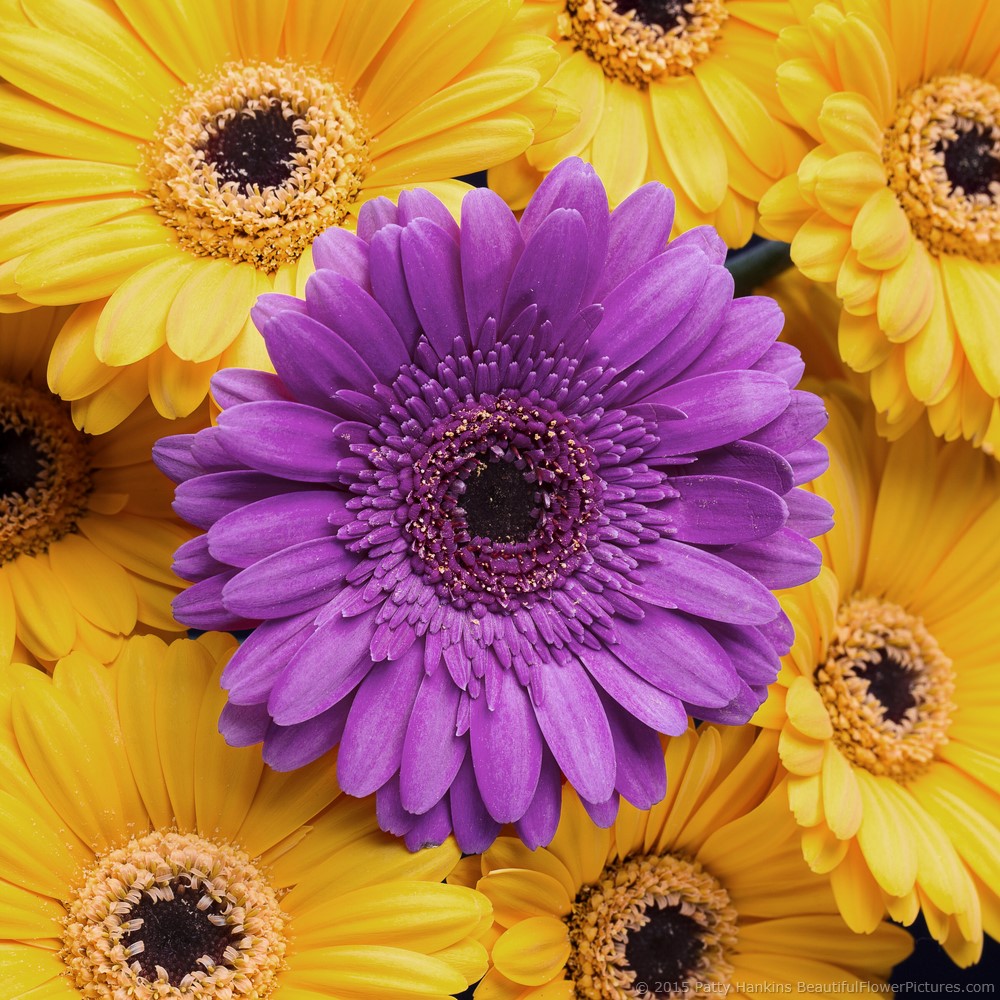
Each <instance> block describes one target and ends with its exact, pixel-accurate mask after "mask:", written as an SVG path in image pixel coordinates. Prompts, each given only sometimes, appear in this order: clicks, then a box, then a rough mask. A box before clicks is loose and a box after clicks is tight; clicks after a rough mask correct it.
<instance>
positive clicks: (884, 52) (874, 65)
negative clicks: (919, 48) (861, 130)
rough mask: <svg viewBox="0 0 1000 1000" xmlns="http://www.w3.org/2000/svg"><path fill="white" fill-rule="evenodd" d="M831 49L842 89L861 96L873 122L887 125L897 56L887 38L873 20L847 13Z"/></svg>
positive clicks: (894, 87) (892, 97)
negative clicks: (871, 110)
mask: <svg viewBox="0 0 1000 1000" xmlns="http://www.w3.org/2000/svg"><path fill="white" fill-rule="evenodd" d="M834 47H835V50H836V53H837V65H838V68H839V69H840V77H841V80H842V82H843V87H842V88H841V89H842V90H847V91H853V92H854V93H857V94H863V95H864V96H865V97H867V98H868V100H869V101H871V103H872V105H873V107H874V108H875V116H876V120H877V121H880V122H888V121H889V120H890V115H891V114H892V112H893V110H894V108H895V104H896V57H895V52H894V50H893V48H892V43H891V42H890V41H889V39H888V37H887V36H886V35H885V33H884V32H883V31H882V30H881V29H880V28H879V27H878V25H877V24H876V23H875V22H874V21H871V20H868V19H867V18H865V19H862V18H861V17H859V16H858V15H856V14H849V15H848V16H847V19H846V20H845V22H844V24H843V26H842V27H841V28H840V30H839V31H838V32H837V35H836V39H835V41H834Z"/></svg>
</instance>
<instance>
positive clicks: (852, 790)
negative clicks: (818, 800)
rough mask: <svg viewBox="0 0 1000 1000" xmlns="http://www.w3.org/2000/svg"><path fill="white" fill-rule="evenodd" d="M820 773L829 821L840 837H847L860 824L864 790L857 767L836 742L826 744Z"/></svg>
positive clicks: (852, 834) (824, 803)
mask: <svg viewBox="0 0 1000 1000" xmlns="http://www.w3.org/2000/svg"><path fill="white" fill-rule="evenodd" d="M821 777H822V782H823V813H824V815H825V816H826V824H827V826H828V827H829V828H830V830H831V832H833V833H834V834H835V835H836V836H838V837H840V839H841V840H848V839H849V838H851V837H853V836H854V835H855V834H856V833H857V832H858V827H860V826H861V817H862V815H863V809H862V805H861V793H860V792H859V791H858V782H857V779H856V778H855V776H854V768H853V767H852V766H851V765H850V764H849V763H848V762H847V761H846V760H845V759H844V756H843V754H841V752H840V750H839V749H838V748H837V747H835V746H834V745H833V743H827V745H826V754H825V755H824V757H823V770H822V772H821Z"/></svg>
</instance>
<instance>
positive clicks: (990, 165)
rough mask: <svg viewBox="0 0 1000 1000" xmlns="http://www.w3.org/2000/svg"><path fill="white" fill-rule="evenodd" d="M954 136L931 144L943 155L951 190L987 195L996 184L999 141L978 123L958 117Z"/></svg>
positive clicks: (999, 173)
mask: <svg viewBox="0 0 1000 1000" xmlns="http://www.w3.org/2000/svg"><path fill="white" fill-rule="evenodd" d="M956 131H957V133H958V134H957V138H955V139H950V140H944V139H942V140H941V141H939V142H938V143H937V145H936V147H935V149H936V151H937V152H938V153H941V154H942V155H943V156H944V170H945V173H946V174H947V175H948V181H949V183H950V184H951V187H952V190H957V189H958V188H961V189H962V191H963V192H965V194H967V195H972V194H984V195H989V194H991V193H992V192H991V186H992V185H994V184H997V183H1000V143H998V142H997V141H996V140H995V139H994V137H993V136H992V134H991V133H990V130H988V129H987V128H986V127H985V126H984V125H982V124H981V123H979V122H973V121H969V120H968V119H967V118H959V119H958V121H957V129H956Z"/></svg>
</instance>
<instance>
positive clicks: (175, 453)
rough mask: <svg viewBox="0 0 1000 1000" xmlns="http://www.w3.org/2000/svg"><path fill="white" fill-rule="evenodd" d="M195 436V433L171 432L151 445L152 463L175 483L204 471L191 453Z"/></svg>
mask: <svg viewBox="0 0 1000 1000" xmlns="http://www.w3.org/2000/svg"><path fill="white" fill-rule="evenodd" d="M195 437H196V435H195V434H172V435H171V436H170V437H165V438H160V440H159V441H157V442H156V444H154V445H153V463H154V464H155V465H156V467H157V468H158V469H159V470H160V472H162V473H163V474H164V475H165V476H166V477H167V478H168V479H170V480H172V481H173V482H175V483H183V482H185V481H186V480H188V479H192V478H193V477H194V476H200V475H201V474H202V473H203V472H204V471H205V470H204V469H203V468H202V467H201V465H200V463H198V462H197V461H196V460H195V458H194V457H193V456H192V454H191V444H192V442H193V441H194V439H195Z"/></svg>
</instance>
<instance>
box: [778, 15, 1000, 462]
mask: <svg viewBox="0 0 1000 1000" xmlns="http://www.w3.org/2000/svg"><path fill="white" fill-rule="evenodd" d="M998 36H1000V8H998V7H997V5H996V4H994V3H989V2H987V0H970V2H969V3H964V4H961V5H958V6H956V5H953V4H949V3H946V2H941V0H915V2H913V3H907V4H902V3H895V2H892V0H864V2H862V3H852V4H845V3H842V2H839V0H838V2H836V3H821V4H819V5H818V6H816V8H815V10H814V11H813V12H812V14H811V15H809V16H808V17H804V18H803V23H802V24H800V25H797V26H793V27H791V28H788V29H786V30H785V31H783V32H782V33H781V36H780V40H779V50H780V52H781V56H782V59H783V61H782V63H781V66H780V67H779V70H778V91H779V93H780V95H781V98H782V100H783V101H784V103H785V106H786V107H787V109H788V111H789V113H790V114H791V115H792V116H793V117H794V118H795V120H796V121H797V122H798V123H799V125H801V127H802V128H803V129H804V130H805V131H806V132H807V133H808V135H809V137H810V139H811V140H812V144H813V148H812V149H811V150H810V151H809V153H808V155H806V156H804V157H803V158H802V160H801V162H800V163H799V164H798V167H797V169H796V170H795V172H792V173H789V175H788V176H787V177H785V178H784V179H782V180H781V181H779V182H778V183H777V184H776V185H775V186H774V187H773V188H771V190H770V191H768V192H767V194H766V196H765V197H764V198H763V200H762V201H761V206H760V212H761V225H762V227H763V228H764V229H765V231H767V232H768V233H770V234H772V235H774V236H776V237H778V238H780V239H784V240H789V241H790V242H791V244H792V259H793V260H794V261H795V263H796V265H797V266H798V267H799V268H800V269H801V270H802V271H803V273H804V274H806V275H807V276H808V277H810V278H812V279H814V280H816V281H823V282H828V283H830V284H832V285H834V286H835V288H836V293H837V296H838V297H839V298H840V300H841V301H842V303H843V313H842V316H841V320H840V331H839V341H840V352H841V355H842V357H843V358H844V360H845V361H846V362H847V363H848V364H849V365H850V366H851V367H852V368H854V369H855V370H856V371H859V372H868V373H870V391H871V396H872V399H873V401H874V403H875V405H876V407H877V409H878V411H879V413H880V419H881V426H882V429H883V431H884V432H885V433H887V434H888V435H889V436H892V437H898V436H899V435H900V434H903V433H905V431H906V430H907V429H908V428H909V427H911V426H912V425H913V424H914V423H915V422H916V421H917V420H919V419H923V415H924V413H925V412H926V416H927V417H928V418H929V420H930V424H931V427H932V428H933V429H934V432H935V433H936V434H938V435H939V436H942V437H945V438H947V439H948V440H952V439H954V438H958V437H964V438H967V439H969V440H971V441H973V442H974V443H975V444H976V445H979V446H981V447H982V448H984V449H985V450H987V451H989V452H991V453H993V452H995V451H996V449H997V446H998V444H1000V403H998V398H1000V353H998V351H997V350H996V347H995V344H994V343H993V340H992V336H991V334H990V331H991V330H992V329H993V326H994V325H995V317H996V313H997V309H998V307H1000V49H998V47H997V44H996V39H997V37H998Z"/></svg>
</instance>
